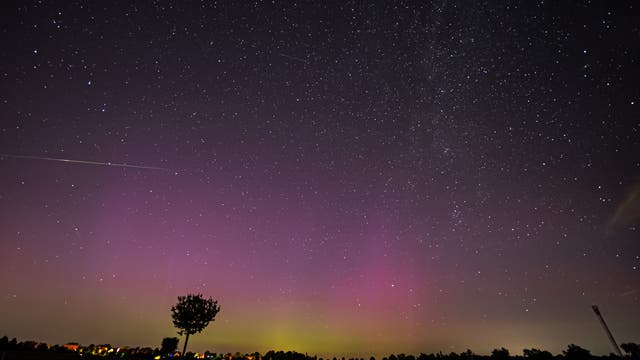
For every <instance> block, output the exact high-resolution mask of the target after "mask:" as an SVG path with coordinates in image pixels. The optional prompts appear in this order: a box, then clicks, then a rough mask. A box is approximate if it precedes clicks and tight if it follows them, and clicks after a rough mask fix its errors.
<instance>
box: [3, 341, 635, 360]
mask: <svg viewBox="0 0 640 360" xmlns="http://www.w3.org/2000/svg"><path fill="white" fill-rule="evenodd" d="M167 339H175V338H165V339H163V343H162V345H163V346H162V347H160V348H155V349H154V348H150V347H135V348H132V347H123V348H116V347H111V345H110V344H100V345H95V344H90V345H88V346H80V345H79V344H78V343H67V344H65V345H49V344H46V343H41V342H37V341H30V340H29V341H22V342H18V341H17V340H16V338H13V339H11V340H9V338H8V337H7V336H4V337H2V338H0V360H21V359H25V360H30V359H33V360H39V359H47V360H72V359H76V358H80V357H90V358H103V359H104V358H107V359H105V360H110V359H113V360H115V359H123V360H158V359H170V358H174V357H178V358H180V357H182V356H180V353H179V352H176V351H175V346H174V344H173V342H171V345H170V346H169V347H167ZM175 345H177V341H176V342H175ZM620 347H621V348H622V350H623V351H624V352H625V355H624V356H623V357H620V356H617V355H615V354H613V353H611V354H609V355H605V356H596V355H592V354H591V352H590V351H589V350H587V349H585V348H583V347H581V346H578V345H575V344H570V345H568V346H567V349H566V350H563V351H562V353H561V354H556V355H554V354H552V353H550V352H549V351H546V350H540V349H534V348H532V349H524V350H523V351H522V354H521V355H520V354H518V355H515V354H511V353H510V351H509V350H508V349H506V348H500V349H494V350H493V351H492V352H491V355H478V354H475V353H474V352H473V351H471V350H466V351H464V352H461V353H455V352H449V353H443V352H438V353H435V354H424V353H421V354H419V355H417V356H414V355H405V354H391V355H389V356H385V357H382V358H379V359H378V360H431V359H450V360H481V359H531V360H553V359H557V360H563V359H567V360H582V359H640V344H637V343H624V344H622V345H621V346H620ZM182 358H189V359H193V358H200V359H207V360H376V358H375V357H373V356H371V357H370V358H368V359H365V358H357V357H355V358H354V357H351V358H345V357H340V358H337V357H326V358H323V357H318V356H310V355H307V354H302V353H298V352H295V351H287V352H285V351H274V350H271V351H268V352H266V353H264V354H260V353H258V352H255V353H248V354H240V353H235V354H231V353H226V354H218V353H214V352H209V351H207V352H204V353H192V352H188V353H187V354H186V356H184V357H182Z"/></svg>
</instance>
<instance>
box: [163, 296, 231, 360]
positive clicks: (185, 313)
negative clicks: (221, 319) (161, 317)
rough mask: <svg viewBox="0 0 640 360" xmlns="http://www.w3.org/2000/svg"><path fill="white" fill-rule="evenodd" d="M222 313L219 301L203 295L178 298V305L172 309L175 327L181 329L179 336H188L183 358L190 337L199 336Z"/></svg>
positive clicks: (183, 349)
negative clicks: (219, 312)
mask: <svg viewBox="0 0 640 360" xmlns="http://www.w3.org/2000/svg"><path fill="white" fill-rule="evenodd" d="M218 311H220V307H219V306H218V301H217V300H213V299H211V297H209V298H208V299H205V298H203V297H202V294H195V295H194V294H187V295H186V296H178V303H177V304H175V305H174V306H172V307H171V318H172V319H173V326H175V327H176V328H178V329H179V331H178V334H180V335H183V334H184V335H186V338H185V339H184V346H183V348H182V356H184V355H185V354H186V351H187V342H189V335H193V334H197V333H199V332H201V331H202V330H204V328H206V327H207V325H209V322H212V321H214V320H215V317H216V315H217V314H218Z"/></svg>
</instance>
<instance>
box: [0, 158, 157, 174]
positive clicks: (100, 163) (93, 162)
mask: <svg viewBox="0 0 640 360" xmlns="http://www.w3.org/2000/svg"><path fill="white" fill-rule="evenodd" d="M0 157H8V158H13V159H31V160H46V161H59V162H65V163H74V164H86V165H101V166H113V167H124V168H133V169H146V170H162V171H169V169H167V168H161V167H155V166H143V165H131V164H123V163H112V162H100V161H89V160H74V159H60V158H51V157H42V156H29V155H12V154H0Z"/></svg>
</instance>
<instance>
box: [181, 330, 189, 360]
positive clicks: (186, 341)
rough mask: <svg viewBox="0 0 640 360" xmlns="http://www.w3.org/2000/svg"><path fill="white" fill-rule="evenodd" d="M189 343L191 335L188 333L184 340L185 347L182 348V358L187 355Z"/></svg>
mask: <svg viewBox="0 0 640 360" xmlns="http://www.w3.org/2000/svg"><path fill="white" fill-rule="evenodd" d="M188 342H189V333H187V337H186V338H185V339H184V346H183V347H182V356H183V357H184V356H185V355H186V354H187V343H188Z"/></svg>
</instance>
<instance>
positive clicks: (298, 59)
mask: <svg viewBox="0 0 640 360" xmlns="http://www.w3.org/2000/svg"><path fill="white" fill-rule="evenodd" d="M280 56H283V57H286V58H287V59H291V60H295V61H300V62H303V63H305V64H309V63H308V62H307V60H305V59H302V58H299V57H295V56H291V55H287V54H283V53H280Z"/></svg>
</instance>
